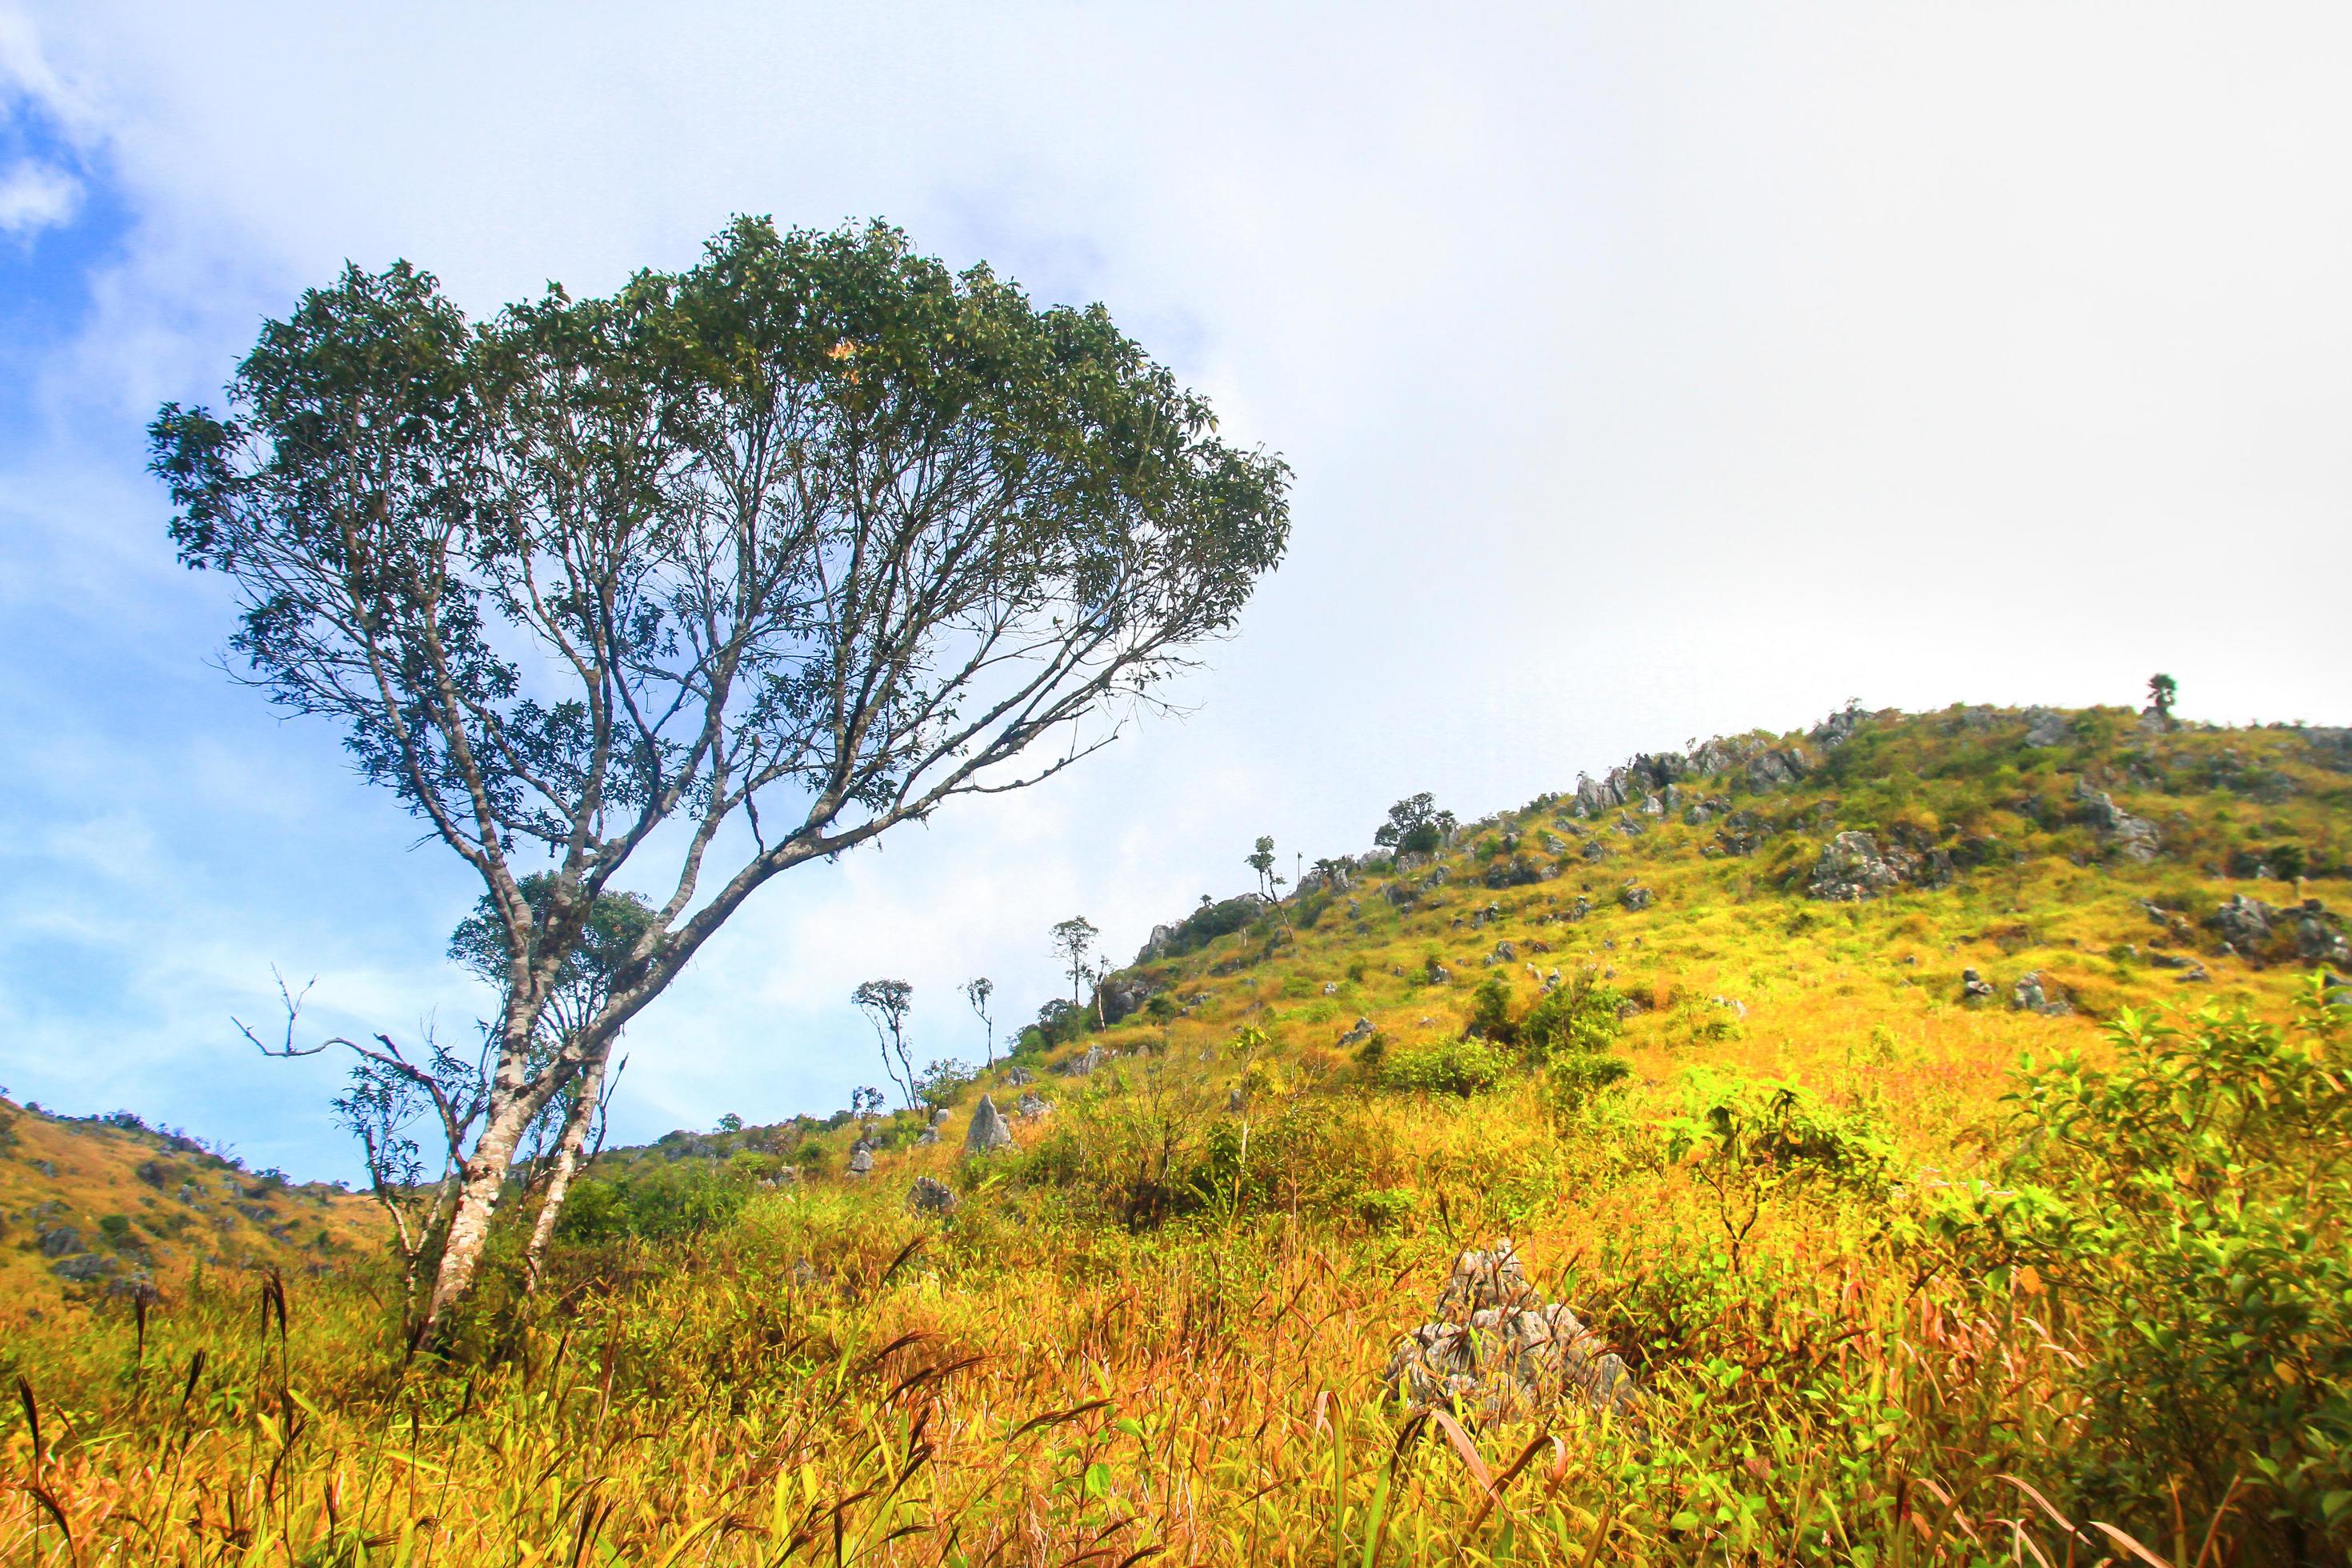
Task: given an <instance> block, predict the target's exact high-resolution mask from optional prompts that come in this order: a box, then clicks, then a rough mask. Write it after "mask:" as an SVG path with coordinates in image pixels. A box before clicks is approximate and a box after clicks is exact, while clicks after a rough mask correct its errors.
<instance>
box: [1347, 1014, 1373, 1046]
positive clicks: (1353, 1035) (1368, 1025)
mask: <svg viewBox="0 0 2352 1568" xmlns="http://www.w3.org/2000/svg"><path fill="white" fill-rule="evenodd" d="M1371 1037H1372V1021H1371V1020H1370V1018H1358V1019H1357V1020H1356V1022H1355V1025H1354V1026H1353V1027H1351V1028H1350V1029H1349V1031H1348V1032H1347V1033H1346V1034H1344V1035H1342V1036H1340V1037H1339V1043H1340V1044H1341V1045H1343V1046H1357V1045H1361V1044H1363V1042H1365V1041H1366V1040H1369V1039H1370V1038H1371Z"/></svg>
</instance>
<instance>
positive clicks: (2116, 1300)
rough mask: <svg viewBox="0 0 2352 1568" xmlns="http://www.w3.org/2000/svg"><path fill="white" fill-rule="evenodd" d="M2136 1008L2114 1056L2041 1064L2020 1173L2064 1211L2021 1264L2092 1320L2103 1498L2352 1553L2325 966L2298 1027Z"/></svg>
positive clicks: (2344, 1084) (2084, 1488)
mask: <svg viewBox="0 0 2352 1568" xmlns="http://www.w3.org/2000/svg"><path fill="white" fill-rule="evenodd" d="M2348 1036H2352V1030H2347V1017H2346V1011H2345V1009H2344V1008H2343V1007H2342V1006H2340V1005H2330V1004H2329V1003H2328V1001H2327V1000H2326V994H2325V993H2324V991H2323V990H2322V988H2321V982H2320V981H2319V980H2318V979H2317V978H2315V979H2314V980H2313V981H2312V983H2311V987H2310V990H2309V992H2308V993H2307V994H2306V998H2305V1003H2304V1005H2303V1006H2302V1008H2301V1010H2300V1011H2299V1013H2298V1015H2297V1016H2296V1018H2295V1020H2294V1024H2293V1026H2291V1027H2285V1028H2282V1027H2280V1026H2277V1025H2274V1024H2271V1023H2266V1022H2263V1021H2262V1020H2259V1019H2256V1018H2254V1017H2252V1016H2250V1015H2248V1014H2247V1013H2246V1012H2244V1011H2243V1010H2242V1009H2239V1010H2235V1011H2230V1012H2224V1011H2222V1010H2221V1008H2220V1007H2218V1006H2208V1007H2206V1008H2204V1009H2203V1010H2201V1011H2200V1012H2198V1013H2196V1014H2194V1015H2193V1016H2190V1017H2189V1018H2188V1019H2187V1020H2186V1027H2182V1026H2176V1025H2173V1024H2170V1023H2166V1022H2160V1021H2158V1020H2157V1019H2155V1018H2153V1017H2151V1016H2147V1015H2144V1014H2137V1013H2132V1012H2129V1011H2126V1012H2125V1013H2124V1014H2123V1015H2122V1016H2120V1017H2119V1018H2118V1019H2117V1020H2116V1023H2115V1024H2114V1025H2113V1026H2110V1028H2109V1029H2108V1030H2107V1039H2108V1042H2109V1044H2110V1046H2111V1047H2112V1049H2113V1052H2114V1058H2115V1059H2114V1065H2113V1066H2111V1067H2094V1066H2091V1065H2089V1064H2088V1063H2086V1062H2085V1061H2084V1059H2083V1058H2081V1057H2079V1056H2069V1057H2067V1058H2064V1059H2063V1060H2060V1061H2057V1062H2054V1063H2052V1064H2050V1065H2048V1066H2046V1067H2036V1066H2034V1065H2033V1064H2032V1063H2031V1062H2029V1063H2028V1064H2027V1066H2026V1068H2025V1070H2024V1072H2023V1075H2022V1081H2021V1087H2020V1089H2019V1090H2018V1092H2017V1093H2016V1094H2015V1095H2014V1096H2013V1097H2012V1099H2013V1101H2014V1103H2015V1105H2016V1107H2017V1110H2018V1112H2019V1115H2020V1117H2021V1121H2022V1123H2023V1126H2024V1130H2025V1136H2024V1138H2023V1139H2022V1141H2021V1148H2020V1151H2019V1152H2018V1154H2017V1155H2016V1157H2015V1158H2014V1159H2013V1160H2012V1162H2011V1169H2010V1173H2009V1174H2010V1176H2011V1180H2012V1182H2014V1183H2017V1184H2023V1183H2026V1182H2032V1183H2036V1184H2039V1186H2040V1188H2041V1189H2042V1192H2043V1193H2045V1194H2047V1200H2048V1201H2047V1206H2048V1208H2049V1209H2050V1210H2051V1213H2052V1217H2051V1218H2050V1219H2048V1220H2047V1221H2046V1222H2045V1223H2043V1224H2042V1225H2041V1226H2038V1227H2036V1228H2035V1229H2034V1230H2033V1231H2032V1232H2030V1233H2028V1234H2027V1236H2026V1237H2024V1238H2023V1240H2022V1243H2021V1245H2019V1244H2015V1243H2014V1239H2013V1238H2012V1242H2013V1244H2012V1246H2011V1247H2010V1248H2009V1250H2008V1253H2007V1255H2006V1256H2004V1257H2002V1258H2000V1259H1998V1260H1997V1261H2001V1262H2009V1261H2011V1260H2012V1259H2013V1258H2024V1259H2025V1260H2027V1261H2029V1262H2031V1263H2032V1266H2033V1267H2034V1268H2036V1269H2037V1271H2038V1272H2039V1273H2040V1274H2041V1276H2042V1279H2045V1280H2046V1281H2048V1283H2049V1285H2050V1287H2051V1288H2052V1289H2053V1294H2055V1295H2057V1296H2058V1297H2059V1298H2060V1300H2061V1303H2062V1304H2063V1306H2065V1307H2066V1308H2067V1309H2068V1310H2069V1311H2070V1312H2071V1314H2072V1315H2073V1316H2074V1321H2075V1327H2076V1330H2077V1332H2078V1335H2079V1337H2080V1340H2081V1342H2083V1344H2084V1345H2085V1346H2086V1347H2088V1349H2089V1350H2090V1352H2091V1359H2090V1361H2089V1363H2088V1364H2086V1365H2085V1366H2084V1368H2083V1369H2082V1373H2081V1376H2082V1387H2083V1390H2084V1394H2085V1395H2086V1398H2087V1404H2088V1431H2087V1432H2086V1434H2085V1441H2084V1443H2083V1444H2082V1445H2081V1446H2080V1447H2079V1449H2078V1450H2077V1451H2076V1452H2075V1454H2074V1458H2073V1462H2074V1471H2075V1473H2074V1484H2075V1486H2076V1488H2077V1489H2078V1494H2079V1495H2080V1497H2081V1498H2082V1499H2083V1500H2084V1503H2085V1504H2086V1505H2088V1506H2092V1507H2095V1508H2100V1509H2105V1510H2108V1511H2107V1512H2105V1513H2102V1514H2100V1515H2098V1517H2101V1518H2111V1519H2116V1521H2118V1522H2124V1521H2132V1522H2131V1523H2129V1524H2127V1525H2126V1528H2135V1529H2137V1530H2139V1531H2142V1532H2143V1533H2144V1538H2154V1535H2151V1534H2149V1533H2148V1532H2155V1534H2163V1533H2169V1532H2170V1521H2169V1510H2170V1508H2171V1506H2172V1504H2171V1502H2170V1500H2171V1499H2173V1498H2174V1497H2176V1496H2178V1497H2179V1499H2180V1501H2181V1505H2182V1506H2184V1507H2187V1508H2189V1509H2190V1510H2192V1512H2191V1516H2190V1517H2191V1519H2192V1521H2195V1524H2194V1527H2195V1528H2197V1529H2201V1528H2202V1527H2203V1521H2211V1520H2214V1519H2215V1518H2216V1517H2217V1516H2218V1515H2220V1514H2221V1512H2222V1510H2224V1509H2225V1508H2230V1507H2231V1503H2230V1501H2229V1500H2230V1496H2231V1491H2232V1489H2236V1491H2237V1493H2238V1496H2237V1498H2236V1501H2235V1503H2234V1514H2235V1518H2236V1519H2237V1520H2238V1521H2243V1523H2242V1526H2232V1527H2231V1528H2230V1533H2233V1534H2234V1533H2236V1532H2237V1531H2238V1529H2240V1528H2242V1529H2245V1530H2247V1531H2252V1533H2253V1534H2254V1536H2255V1539H2256V1541H2257V1542H2260V1545H2259V1546H2258V1547H2257V1548H2256V1550H2254V1551H2252V1552H2249V1553H2247V1555H2248V1557H2249V1559H2250V1560H2253V1561H2293V1562H2318V1561H2322V1560H2327V1561H2338V1562H2340V1561H2343V1560H2344V1558H2345V1555H2346V1553H2347V1551H2352V1230H2347V1223H2346V1217H2347V1215H2352V1048H2347V1037H2348Z"/></svg>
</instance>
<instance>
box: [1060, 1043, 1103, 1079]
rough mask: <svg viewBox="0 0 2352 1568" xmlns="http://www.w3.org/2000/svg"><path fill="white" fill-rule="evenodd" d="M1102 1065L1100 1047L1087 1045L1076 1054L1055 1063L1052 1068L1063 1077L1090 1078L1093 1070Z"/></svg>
mask: <svg viewBox="0 0 2352 1568" xmlns="http://www.w3.org/2000/svg"><path fill="white" fill-rule="evenodd" d="M1102 1065H1103V1050H1102V1047H1100V1046H1088V1047H1087V1048H1086V1049H1085V1050H1083V1051H1081V1052H1079V1053H1078V1054H1077V1055H1076V1056H1074V1057H1069V1058H1065V1059H1064V1060H1063V1061H1061V1062H1060V1063H1058V1064H1056V1065H1055V1068H1054V1070H1055V1072H1057V1073H1060V1074H1061V1075H1062V1076H1063V1077H1064V1078H1091V1077H1093V1076H1094V1073H1095V1070H1096V1069H1097V1068H1099V1067H1101V1066H1102Z"/></svg>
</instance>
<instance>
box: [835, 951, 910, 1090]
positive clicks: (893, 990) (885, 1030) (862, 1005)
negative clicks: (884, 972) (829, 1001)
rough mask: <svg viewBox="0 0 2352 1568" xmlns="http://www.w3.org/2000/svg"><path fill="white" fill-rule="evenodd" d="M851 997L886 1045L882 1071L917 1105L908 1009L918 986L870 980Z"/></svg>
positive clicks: (899, 981) (876, 1035)
mask: <svg viewBox="0 0 2352 1568" xmlns="http://www.w3.org/2000/svg"><path fill="white" fill-rule="evenodd" d="M849 1000H850V1001H851V1002H852V1003H853V1004H854V1005H856V1007H857V1009H858V1010H859V1011H860V1012H862V1013H864V1014H865V1015H866V1022H867V1023H869V1024H872V1025H873V1026H874V1035H875V1038H876V1039H877V1040H878V1041H880V1042H881V1046H882V1070H883V1071H884V1072H885V1073H887V1074H888V1075H889V1078H890V1081H891V1083H893V1084H894V1085H896V1086H897V1087H898V1091H899V1092H900V1093H901V1094H903V1095H905V1096H906V1097H907V1109H908V1110H913V1109H914V1108H915V1100H916V1081H915V1064H914V1061H913V1059H912V1058H909V1057H908V1054H907V1011H908V1008H909V1007H911V1006H913V1005H914V1000H915V988H914V987H913V986H911V985H909V984H907V983H906V982H905V981H903V980H868V981H866V983H865V984H861V985H859V986H858V987H857V989H856V990H855V991H852V992H851V993H850V994H849Z"/></svg>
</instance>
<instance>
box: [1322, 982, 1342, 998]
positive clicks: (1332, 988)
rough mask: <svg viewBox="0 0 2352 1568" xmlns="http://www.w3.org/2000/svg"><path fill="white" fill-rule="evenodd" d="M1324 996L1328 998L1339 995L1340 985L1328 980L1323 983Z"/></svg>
mask: <svg viewBox="0 0 2352 1568" xmlns="http://www.w3.org/2000/svg"><path fill="white" fill-rule="evenodd" d="M1323 994H1324V995H1326V996H1337V995H1338V994H1339V982H1338V981H1336V980H1326V981H1325V982H1324V983H1323Z"/></svg>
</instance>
